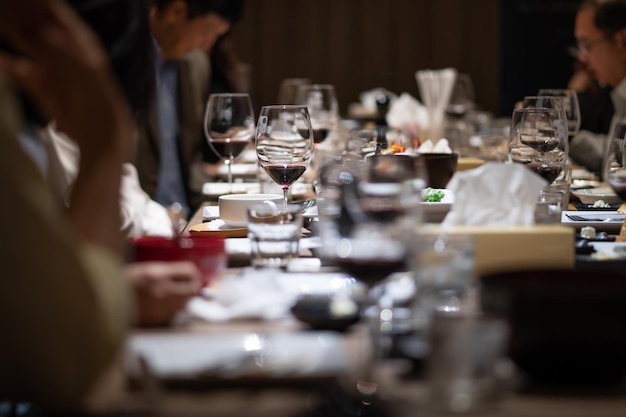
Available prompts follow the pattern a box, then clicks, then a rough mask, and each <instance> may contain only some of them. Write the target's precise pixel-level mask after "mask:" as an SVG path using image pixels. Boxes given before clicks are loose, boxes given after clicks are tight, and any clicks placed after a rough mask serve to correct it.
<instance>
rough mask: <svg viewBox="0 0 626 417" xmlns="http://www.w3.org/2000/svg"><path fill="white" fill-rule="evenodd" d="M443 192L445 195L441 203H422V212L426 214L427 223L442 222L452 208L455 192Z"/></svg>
mask: <svg viewBox="0 0 626 417" xmlns="http://www.w3.org/2000/svg"><path fill="white" fill-rule="evenodd" d="M441 191H443V193H444V195H443V198H442V199H441V201H440V202H439V203H427V202H425V201H424V202H422V203H420V206H421V208H422V212H423V213H424V221H425V222H429V223H438V222H441V221H442V220H443V219H444V217H446V214H448V212H449V211H450V209H451V208H452V204H453V203H454V192H453V191H452V190H448V189H441Z"/></svg>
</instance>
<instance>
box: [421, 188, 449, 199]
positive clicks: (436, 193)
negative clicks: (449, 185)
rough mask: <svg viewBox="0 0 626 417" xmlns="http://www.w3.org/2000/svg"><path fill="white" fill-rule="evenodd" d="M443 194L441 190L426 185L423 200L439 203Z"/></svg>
mask: <svg viewBox="0 0 626 417" xmlns="http://www.w3.org/2000/svg"><path fill="white" fill-rule="evenodd" d="M445 195H446V194H445V193H444V192H443V191H442V190H436V189H434V188H430V187H428V188H427V189H426V192H424V201H425V202H426V203H440V202H441V200H442V199H443V197H444V196H445Z"/></svg>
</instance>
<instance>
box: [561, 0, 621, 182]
mask: <svg viewBox="0 0 626 417" xmlns="http://www.w3.org/2000/svg"><path fill="white" fill-rule="evenodd" d="M574 35H575V37H576V40H577V42H578V59H579V60H580V61H581V62H582V64H583V65H585V68H586V69H587V71H589V73H590V75H591V76H592V77H593V79H595V80H596V81H597V82H598V83H600V84H601V85H606V86H607V87H610V88H611V92H610V95H611V100H612V102H613V106H614V109H615V113H614V115H613V117H612V119H611V128H610V129H609V135H610V134H611V132H612V130H613V129H614V128H615V125H616V123H617V122H618V121H619V120H621V119H622V118H623V117H624V116H626V1H624V0H584V1H583V2H582V3H581V5H580V7H579V9H578V13H577V14H576V22H575V28H574ZM606 144H607V135H600V134H593V133H591V132H589V131H586V130H581V132H580V133H579V134H578V135H576V136H575V137H574V138H573V139H572V140H571V142H570V149H569V155H570V158H571V159H572V160H573V161H574V162H576V163H578V164H581V165H583V166H584V167H586V168H587V169H589V170H590V171H592V172H595V173H601V171H602V164H603V160H604V158H605V153H606V149H607V146H606Z"/></svg>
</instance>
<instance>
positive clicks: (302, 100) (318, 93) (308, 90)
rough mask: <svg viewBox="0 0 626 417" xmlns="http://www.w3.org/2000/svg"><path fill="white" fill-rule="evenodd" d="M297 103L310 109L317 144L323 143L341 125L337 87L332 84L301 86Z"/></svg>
mask: <svg viewBox="0 0 626 417" xmlns="http://www.w3.org/2000/svg"><path fill="white" fill-rule="evenodd" d="M297 102H298V104H301V105H304V106H307V107H308V109H309V114H310V115H311V125H312V126H313V138H314V139H315V143H320V142H323V141H324V140H325V139H326V138H327V137H328V135H330V133H331V132H333V131H334V130H335V129H336V128H337V124H338V123H339V105H338V104H337V96H336V94H335V87H333V86H332V85H330V84H309V85H306V84H305V85H301V86H300V87H299V89H298V100H297Z"/></svg>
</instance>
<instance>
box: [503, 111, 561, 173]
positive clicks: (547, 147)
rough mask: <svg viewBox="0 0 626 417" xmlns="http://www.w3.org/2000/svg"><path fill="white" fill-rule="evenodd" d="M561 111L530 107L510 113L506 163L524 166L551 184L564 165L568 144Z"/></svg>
mask: <svg viewBox="0 0 626 417" xmlns="http://www.w3.org/2000/svg"><path fill="white" fill-rule="evenodd" d="M563 126H564V121H563V115H562V112H561V111H558V110H557V109H554V108H544V107H539V108H535V107H530V108H522V109H517V110H514V111H513V116H512V120H511V129H510V132H509V160H510V161H511V162H517V163H521V164H524V165H526V166H527V167H528V168H529V169H530V170H532V171H533V172H535V173H536V174H538V175H540V176H541V177H543V178H544V179H545V180H546V181H548V184H551V183H552V182H553V181H554V180H555V179H556V178H557V177H558V176H559V173H560V172H561V171H562V170H563V167H564V166H565V163H566V162H567V154H568V141H567V133H566V132H565V129H563Z"/></svg>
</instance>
